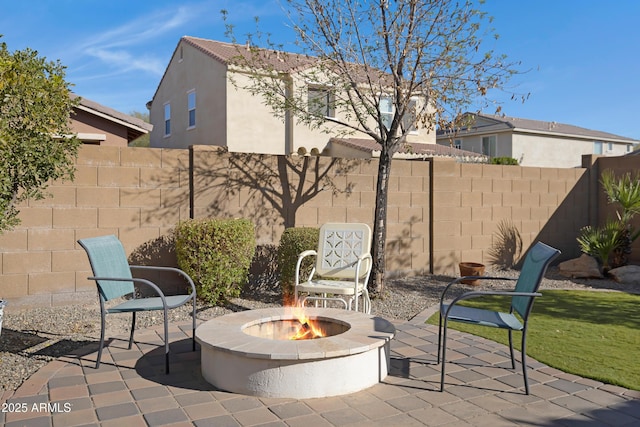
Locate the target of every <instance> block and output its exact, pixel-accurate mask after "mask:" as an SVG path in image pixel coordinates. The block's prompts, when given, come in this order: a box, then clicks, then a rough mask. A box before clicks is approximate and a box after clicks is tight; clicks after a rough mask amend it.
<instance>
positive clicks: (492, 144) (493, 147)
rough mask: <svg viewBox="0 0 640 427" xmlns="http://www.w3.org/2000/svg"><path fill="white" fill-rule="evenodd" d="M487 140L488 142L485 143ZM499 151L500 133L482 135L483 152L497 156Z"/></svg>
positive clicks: (490, 155)
mask: <svg viewBox="0 0 640 427" xmlns="http://www.w3.org/2000/svg"><path fill="white" fill-rule="evenodd" d="M485 140H486V143H485ZM497 151H498V135H486V136H483V137H482V154H484V155H485V156H489V157H496V153H497Z"/></svg>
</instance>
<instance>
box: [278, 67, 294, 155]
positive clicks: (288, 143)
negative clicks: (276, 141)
mask: <svg viewBox="0 0 640 427" xmlns="http://www.w3.org/2000/svg"><path fill="white" fill-rule="evenodd" d="M282 80H283V81H284V84H285V97H286V100H285V111H284V154H285V155H287V156H288V155H291V154H292V153H296V152H297V151H296V150H294V146H293V109H292V108H290V105H291V99H293V78H292V77H291V75H290V74H285V73H283V74H282Z"/></svg>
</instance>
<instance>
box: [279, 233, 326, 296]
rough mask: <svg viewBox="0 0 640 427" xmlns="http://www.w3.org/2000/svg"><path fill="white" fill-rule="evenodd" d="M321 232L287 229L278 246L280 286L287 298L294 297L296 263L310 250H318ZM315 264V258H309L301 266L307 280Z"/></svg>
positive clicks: (303, 275) (302, 273)
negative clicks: (301, 254) (300, 256)
mask: <svg viewBox="0 0 640 427" xmlns="http://www.w3.org/2000/svg"><path fill="white" fill-rule="evenodd" d="M319 238H320V230H319V229H318V228H312V227H293V228H287V229H286V230H284V232H283V233H282V236H281V237H280V244H279V245H278V272H279V273H280V285H281V286H282V294H283V296H284V298H285V302H288V301H287V298H288V297H289V296H291V295H293V288H294V286H295V277H296V263H297V262H298V255H300V253H301V252H303V251H306V250H309V249H314V250H315V249H317V248H318V239H319ZM314 263H315V258H314V257H307V258H305V260H304V261H303V263H302V266H301V275H302V277H303V278H306V277H307V276H308V275H309V273H311V269H312V268H313V265H314Z"/></svg>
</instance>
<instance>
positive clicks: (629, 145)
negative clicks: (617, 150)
mask: <svg viewBox="0 0 640 427" xmlns="http://www.w3.org/2000/svg"><path fill="white" fill-rule="evenodd" d="M632 150H633V146H631V144H627V153H630V152H631V151H632Z"/></svg>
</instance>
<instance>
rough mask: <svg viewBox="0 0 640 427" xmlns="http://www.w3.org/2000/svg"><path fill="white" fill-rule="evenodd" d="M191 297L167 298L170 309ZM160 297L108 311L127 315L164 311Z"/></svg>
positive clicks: (124, 304) (134, 302) (133, 302)
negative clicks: (129, 313)
mask: <svg viewBox="0 0 640 427" xmlns="http://www.w3.org/2000/svg"><path fill="white" fill-rule="evenodd" d="M191 298H192V297H191V295H172V296H167V297H165V300H166V301H167V307H168V308H176V307H179V306H181V305H183V304H185V303H186V302H187V301H189V300H190V299H191ZM162 309H163V307H162V300H161V299H160V297H152V298H137V299H130V300H127V301H125V302H123V303H121V304H118V305H116V306H113V307H110V308H108V309H107V312H108V313H126V312H131V311H150V310H162Z"/></svg>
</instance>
